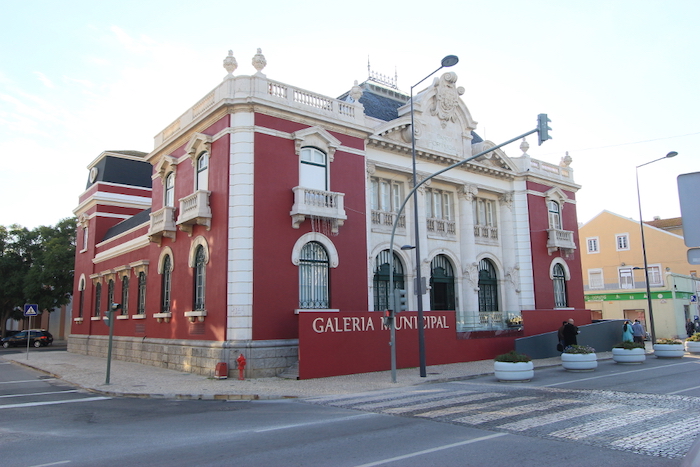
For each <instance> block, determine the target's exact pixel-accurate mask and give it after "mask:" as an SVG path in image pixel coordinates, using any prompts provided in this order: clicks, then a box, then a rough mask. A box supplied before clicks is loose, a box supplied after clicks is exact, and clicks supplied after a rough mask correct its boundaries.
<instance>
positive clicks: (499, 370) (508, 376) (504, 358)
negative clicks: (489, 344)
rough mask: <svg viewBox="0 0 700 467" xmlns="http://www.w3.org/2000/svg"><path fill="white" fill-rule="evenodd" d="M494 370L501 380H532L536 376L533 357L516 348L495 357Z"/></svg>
mask: <svg viewBox="0 0 700 467" xmlns="http://www.w3.org/2000/svg"><path fill="white" fill-rule="evenodd" d="M493 370H494V374H495V376H496V378H497V379H498V380H499V381H530V380H531V379H532V377H533V376H535V371H534V366H533V364H532V359H531V358H530V357H529V356H528V355H525V354H521V353H518V352H516V351H515V350H511V351H510V352H508V353H505V354H502V355H498V356H497V357H496V358H495V359H494V362H493Z"/></svg>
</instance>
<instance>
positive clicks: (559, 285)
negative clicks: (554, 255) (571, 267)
mask: <svg viewBox="0 0 700 467" xmlns="http://www.w3.org/2000/svg"><path fill="white" fill-rule="evenodd" d="M552 282H553V284H554V307H555V308H566V307H567V306H569V305H568V301H567V299H566V271H564V266H562V265H561V264H559V263H557V264H555V265H554V267H553V268H552Z"/></svg>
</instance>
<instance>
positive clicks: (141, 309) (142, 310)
mask: <svg viewBox="0 0 700 467" xmlns="http://www.w3.org/2000/svg"><path fill="white" fill-rule="evenodd" d="M137 295H138V296H137V297H136V313H137V314H139V315H145V314H146V273H145V272H143V271H141V272H139V286H138V291H137Z"/></svg>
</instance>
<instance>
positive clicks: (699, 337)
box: [685, 332, 700, 353]
mask: <svg viewBox="0 0 700 467" xmlns="http://www.w3.org/2000/svg"><path fill="white" fill-rule="evenodd" d="M685 350H686V351H687V352H690V353H700V332H696V333H695V334H693V335H692V336H690V337H689V338H687V339H686V340H685Z"/></svg>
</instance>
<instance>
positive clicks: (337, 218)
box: [289, 186, 347, 234]
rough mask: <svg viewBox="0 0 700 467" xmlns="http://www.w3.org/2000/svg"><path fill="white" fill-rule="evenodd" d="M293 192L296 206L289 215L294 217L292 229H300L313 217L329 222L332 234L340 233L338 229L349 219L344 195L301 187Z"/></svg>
mask: <svg viewBox="0 0 700 467" xmlns="http://www.w3.org/2000/svg"><path fill="white" fill-rule="evenodd" d="M292 190H293V191H294V205H293V206H292V210H291V212H290V213H289V215H290V216H292V227H294V228H295V229H298V228H299V226H300V225H301V223H302V222H304V220H305V219H306V218H307V217H311V218H318V219H326V220H328V221H329V222H330V224H331V231H332V233H334V234H337V233H338V229H339V228H340V226H342V225H343V224H344V223H345V220H346V219H347V216H346V215H345V208H344V197H345V194H344V193H334V192H332V191H324V190H314V189H312V188H305V187H301V186H298V187H295V188H293V189H292Z"/></svg>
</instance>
